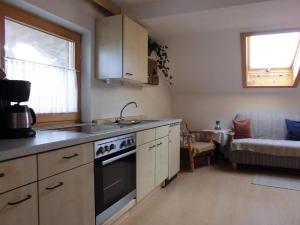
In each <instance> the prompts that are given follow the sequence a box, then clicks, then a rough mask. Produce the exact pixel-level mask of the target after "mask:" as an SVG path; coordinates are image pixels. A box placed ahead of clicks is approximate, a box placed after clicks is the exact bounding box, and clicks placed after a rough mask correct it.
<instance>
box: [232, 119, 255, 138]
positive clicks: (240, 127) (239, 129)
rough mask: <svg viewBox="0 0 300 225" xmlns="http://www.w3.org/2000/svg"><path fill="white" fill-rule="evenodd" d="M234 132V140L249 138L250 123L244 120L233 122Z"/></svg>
mask: <svg viewBox="0 0 300 225" xmlns="http://www.w3.org/2000/svg"><path fill="white" fill-rule="evenodd" d="M233 125H234V132H235V136H234V138H236V139H242V138H251V137H252V136H251V121H250V120H249V119H246V120H233Z"/></svg>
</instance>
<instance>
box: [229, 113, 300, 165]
mask: <svg viewBox="0 0 300 225" xmlns="http://www.w3.org/2000/svg"><path fill="white" fill-rule="evenodd" d="M235 119H236V120H244V119H250V120H251V138H245V139H234V138H232V140H231V144H230V152H229V161H230V162H231V163H232V165H233V167H234V168H236V167H237V165H238V164H248V165H262V166H272V167H284V168H294V169H300V141H291V140H286V136H287V128H286V123H285V120H286V119H290V120H296V121H300V114H274V113H239V114H237V115H236V117H235Z"/></svg>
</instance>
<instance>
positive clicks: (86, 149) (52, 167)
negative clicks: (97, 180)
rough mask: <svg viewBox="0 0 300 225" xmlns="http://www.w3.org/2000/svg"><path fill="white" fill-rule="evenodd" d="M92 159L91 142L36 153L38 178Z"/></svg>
mask: <svg viewBox="0 0 300 225" xmlns="http://www.w3.org/2000/svg"><path fill="white" fill-rule="evenodd" d="M92 161H93V144H92V143H87V144H82V145H76V146H72V147H69V148H64V149H58V150H56V151H52V152H47V153H43V154H39V155H38V169H39V174H38V176H39V179H43V178H46V177H49V176H52V175H55V174H58V173H61V172H63V171H66V170H69V169H72V168H75V167H78V166H80V165H83V164H87V163H89V162H92Z"/></svg>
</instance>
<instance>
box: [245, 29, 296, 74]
mask: <svg viewBox="0 0 300 225" xmlns="http://www.w3.org/2000/svg"><path fill="white" fill-rule="evenodd" d="M299 40H300V33H299V32H293V33H282V34H269V35H257V36H251V37H250V48H249V51H250V68H251V69H262V68H263V69H270V68H290V66H291V65H292V62H293V59H294V57H295V54H296V51H297V46H298V44H299Z"/></svg>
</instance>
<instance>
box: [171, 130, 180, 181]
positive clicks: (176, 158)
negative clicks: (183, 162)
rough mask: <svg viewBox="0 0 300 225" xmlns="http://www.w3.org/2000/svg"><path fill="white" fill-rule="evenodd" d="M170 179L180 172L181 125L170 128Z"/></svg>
mask: <svg viewBox="0 0 300 225" xmlns="http://www.w3.org/2000/svg"><path fill="white" fill-rule="evenodd" d="M169 140H170V141H169V142H170V143H169V179H170V178H172V177H173V176H174V175H175V174H177V173H178V171H179V170H180V125H174V126H171V127H170V134H169Z"/></svg>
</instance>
